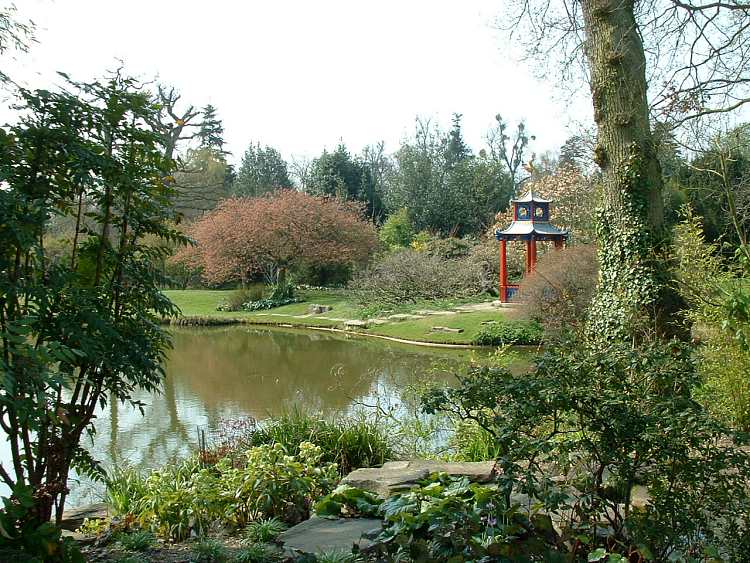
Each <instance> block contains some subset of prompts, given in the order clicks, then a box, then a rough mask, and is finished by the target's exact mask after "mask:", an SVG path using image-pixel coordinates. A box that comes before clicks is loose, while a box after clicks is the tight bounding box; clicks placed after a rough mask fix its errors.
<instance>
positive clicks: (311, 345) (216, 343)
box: [73, 327, 457, 502]
mask: <svg viewBox="0 0 750 563" xmlns="http://www.w3.org/2000/svg"><path fill="white" fill-rule="evenodd" d="M436 352H437V353H436ZM441 357H444V358H447V359H449V360H453V361H454V362H455V361H456V359H457V355H456V354H455V353H445V352H443V351H435V350H425V351H421V350H420V351H414V350H413V349H409V348H405V347H401V346H398V345H395V346H391V345H388V344H384V343H382V342H379V341H368V340H356V339H347V338H341V337H336V336H332V335H328V334H322V333H321V334H318V333H306V332H286V331H279V330H265V329H262V330H261V329H248V328H247V327H223V328H213V329H180V330H175V331H174V349H173V350H172V351H171V353H170V357H169V360H168V362H167V366H166V371H167V379H166V381H165V384H164V388H163V393H162V394H161V395H150V394H147V393H143V394H138V397H137V399H139V400H141V401H142V402H143V403H145V404H146V406H145V407H144V412H145V415H144V416H141V414H140V413H139V412H138V411H137V409H134V408H132V407H131V406H129V405H122V404H113V403H109V404H108V405H107V407H106V408H105V409H104V410H103V411H102V412H101V413H100V414H99V417H98V419H97V421H96V428H97V434H96V436H95V441H94V445H93V446H91V445H89V446H88V447H89V449H91V451H92V453H93V454H94V455H95V457H97V458H98V459H100V460H102V461H103V462H104V463H105V465H106V466H111V465H112V464H113V463H118V464H121V463H123V462H124V463H128V464H131V465H139V466H146V467H148V466H154V465H158V464H161V463H164V462H166V461H167V460H169V459H172V458H174V457H177V456H181V455H185V454H186V453H187V452H188V451H189V450H190V449H191V448H192V447H193V446H195V444H196V443H197V437H196V427H197V426H202V427H208V428H209V429H216V428H217V426H218V425H219V423H220V420H221V419H222V418H227V417H240V416H253V417H256V418H264V417H265V416H267V415H269V414H278V413H280V412H281V411H283V410H285V409H288V408H289V407H291V406H299V407H301V408H304V409H309V410H311V411H323V412H334V411H337V412H344V411H347V410H349V408H350V407H351V405H352V404H353V403H355V402H357V401H367V402H369V401H372V400H373V399H376V398H379V397H399V396H400V393H401V391H402V390H403V389H404V388H406V387H407V386H408V385H411V384H414V383H416V382H418V381H420V380H421V379H423V378H424V377H425V374H427V377H428V378H431V377H435V376H433V375H432V373H431V370H432V367H433V365H434V364H435V361H436V358H437V359H438V360H439V359H440V358H441ZM436 377H440V378H443V377H444V376H436ZM75 496H76V495H75V493H74V496H73V498H74V502H75Z"/></svg>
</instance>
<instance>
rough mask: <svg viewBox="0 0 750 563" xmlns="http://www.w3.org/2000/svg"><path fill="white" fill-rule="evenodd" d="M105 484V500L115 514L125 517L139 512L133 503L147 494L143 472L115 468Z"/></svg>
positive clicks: (108, 475) (128, 468)
mask: <svg viewBox="0 0 750 563" xmlns="http://www.w3.org/2000/svg"><path fill="white" fill-rule="evenodd" d="M105 484H106V490H105V497H104V500H105V502H106V503H107V505H109V507H110V508H111V509H112V511H113V512H114V513H115V514H117V515H121V516H124V515H126V514H134V513H135V512H137V511H138V510H139V508H138V507H137V506H134V505H133V501H134V499H140V498H142V497H143V496H144V495H145V494H146V478H145V477H144V476H143V474H142V473H141V472H139V471H138V470H137V469H134V468H132V467H127V466H125V467H115V468H114V469H112V470H111V471H110V472H109V473H107V476H106V477H105Z"/></svg>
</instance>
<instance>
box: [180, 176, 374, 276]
mask: <svg viewBox="0 0 750 563" xmlns="http://www.w3.org/2000/svg"><path fill="white" fill-rule="evenodd" d="M190 233H191V235H192V236H193V237H194V238H195V240H196V242H197V245H196V246H195V247H194V248H191V249H186V250H184V251H183V252H182V253H181V254H178V255H177V256H176V258H175V259H176V260H177V261H183V262H185V263H188V264H194V265H199V266H200V267H201V268H202V274H203V277H204V279H205V280H206V281H207V282H208V283H211V284H221V283H225V282H230V281H242V282H247V281H250V280H251V279H252V278H253V277H255V276H257V275H259V274H264V275H266V277H267V278H268V279H269V281H272V282H278V283H279V284H280V285H282V284H281V277H283V276H284V275H285V274H286V272H287V271H288V270H294V269H296V268H301V267H303V266H305V265H309V264H316V265H331V266H335V265H342V266H354V265H357V264H361V263H363V262H366V261H367V259H368V258H369V257H370V256H371V254H372V253H373V251H374V250H375V248H376V246H377V235H376V233H375V228H374V227H373V226H372V225H371V224H370V223H368V222H366V221H365V220H363V219H362V217H361V212H360V208H359V207H358V206H357V205H356V204H354V203H351V202H345V201H341V200H338V199H334V198H326V197H314V196H310V195H307V194H303V193H300V192H296V191H292V190H282V191H279V192H276V193H274V194H271V195H266V196H264V197H257V198H234V199H228V200H225V201H223V202H222V203H221V204H220V205H219V206H218V207H217V208H216V209H215V210H214V211H212V212H211V213H209V214H207V215H205V216H204V217H203V218H202V219H200V220H199V221H198V222H197V223H195V225H194V226H193V228H192V229H191V231H190Z"/></svg>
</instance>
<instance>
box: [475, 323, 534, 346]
mask: <svg viewBox="0 0 750 563" xmlns="http://www.w3.org/2000/svg"><path fill="white" fill-rule="evenodd" d="M542 335H543V331H542V327H541V326H539V324H537V323H535V322H533V321H532V322H529V321H514V320H500V321H496V322H493V323H491V324H486V325H484V326H483V327H482V328H481V329H480V331H479V332H478V333H477V335H476V336H475V337H474V341H473V343H474V344H476V345H478V346H504V345H512V344H515V345H519V344H521V345H523V344H538V343H539V342H540V341H541V340H542Z"/></svg>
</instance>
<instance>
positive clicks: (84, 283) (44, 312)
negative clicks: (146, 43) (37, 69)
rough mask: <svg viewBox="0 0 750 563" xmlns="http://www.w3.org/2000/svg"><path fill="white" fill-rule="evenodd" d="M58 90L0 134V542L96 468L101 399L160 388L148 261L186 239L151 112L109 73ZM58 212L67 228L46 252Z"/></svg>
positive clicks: (39, 520) (160, 343)
mask: <svg viewBox="0 0 750 563" xmlns="http://www.w3.org/2000/svg"><path fill="white" fill-rule="evenodd" d="M67 87H68V88H70V89H71V91H67V90H57V91H45V90H40V91H22V92H21V94H20V96H21V98H20V100H19V102H18V103H19V108H18V110H19V120H18V121H17V124H16V125H14V126H10V127H4V128H3V129H2V130H0V163H2V164H1V168H0V179H1V180H2V184H3V188H2V189H0V217H2V220H1V221H0V354H1V356H0V366H1V368H2V372H3V377H2V382H0V425H1V426H2V429H3V432H4V434H5V436H6V437H7V440H8V443H9V450H10V455H9V462H8V464H6V463H3V464H2V465H0V478H2V481H3V482H4V483H5V485H6V486H7V487H8V488H9V489H10V490H11V491H12V500H11V502H12V503H13V504H14V505H15V506H16V507H22V508H23V509H24V510H25V512H24V514H23V515H19V514H18V510H15V509H14V510H12V511H3V512H2V513H0V520H2V522H1V523H2V529H3V533H2V534H0V545H1V544H6V543H13V542H16V541H19V539H20V538H23V537H32V536H30V535H28V534H30V533H32V532H31V530H33V529H34V528H35V527H36V529H37V531H38V532H39V533H42V530H43V529H44V527H45V526H48V524H47V522H48V521H49V520H50V517H52V518H55V517H57V518H60V516H61V515H62V511H63V508H64V504H65V499H66V495H67V492H68V488H67V480H68V472H69V471H70V470H71V469H72V468H74V469H76V470H77V471H78V472H80V473H84V474H86V473H88V474H94V473H96V471H97V466H96V463H95V461H94V460H93V459H91V457H90V455H89V454H88V452H87V451H86V450H85V449H83V448H82V447H81V445H80V443H81V439H82V437H83V436H84V435H85V434H86V433H88V432H91V431H92V426H91V422H92V419H93V417H94V413H95V412H96V410H97V408H100V407H101V406H102V405H104V404H106V403H107V401H109V400H112V401H121V402H125V403H129V404H131V405H133V406H135V407H137V406H138V405H139V403H138V401H137V400H136V399H135V398H134V393H135V391H137V390H145V391H156V390H158V389H159V387H160V384H161V381H162V377H163V368H162V360H163V358H164V352H165V350H166V348H167V347H168V345H169V339H168V335H167V334H166V332H165V331H164V330H163V329H162V328H161V327H160V325H159V323H158V320H157V319H158V318H159V317H162V316H164V317H168V316H170V315H172V314H174V313H175V310H174V308H173V307H172V305H171V303H170V302H169V301H168V300H167V299H166V298H165V297H164V296H163V295H162V294H161V293H160V292H159V290H158V288H159V285H160V282H161V276H160V275H159V272H158V270H157V269H156V267H155V265H156V264H157V263H158V262H159V260H160V259H161V258H163V257H164V256H165V254H166V253H167V252H168V246H170V245H171V244H174V243H179V242H181V241H183V240H184V239H183V237H182V236H181V235H180V234H179V233H178V232H176V231H174V230H173V229H172V228H170V226H169V222H168V221H169V219H170V218H173V209H172V207H171V201H170V198H171V196H172V195H173V189H172V187H171V181H172V179H171V177H170V173H171V170H172V161H171V160H170V159H168V158H165V156H164V151H163V143H162V141H163V138H162V137H161V136H160V135H159V134H158V133H157V132H156V131H155V130H154V129H153V125H152V124H153V123H154V122H155V121H156V120H157V117H158V112H159V108H158V106H157V105H156V103H155V101H154V99H153V97H152V95H151V94H150V92H149V91H148V90H147V89H145V88H144V87H143V85H142V84H139V83H137V82H136V81H134V80H131V79H129V78H127V77H124V76H123V75H122V74H121V73H119V72H117V73H115V74H113V75H112V76H111V77H110V78H108V79H107V80H106V81H103V82H93V83H89V84H79V83H73V82H71V81H69V82H68V84H67ZM57 219H61V220H62V219H64V220H67V221H69V222H71V223H72V224H73V228H72V232H71V236H70V238H68V239H65V240H60V241H58V243H57V245H56V247H55V250H54V253H52V254H50V253H49V252H48V250H47V246H46V242H47V240H46V235H47V233H48V230H49V229H50V228H51V225H52V224H53V223H54V222H55V220H57ZM167 243H170V244H167ZM22 499H23V500H22ZM32 535H33V534H32ZM49 549H50V554H51V555H50V558H52V557H53V554H54V549H53V547H51V546H50V547H49Z"/></svg>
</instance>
